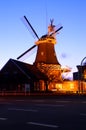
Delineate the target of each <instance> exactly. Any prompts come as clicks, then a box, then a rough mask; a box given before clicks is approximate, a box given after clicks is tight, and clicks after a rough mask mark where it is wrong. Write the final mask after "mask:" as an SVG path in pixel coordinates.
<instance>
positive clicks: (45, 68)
mask: <svg viewBox="0 0 86 130" xmlns="http://www.w3.org/2000/svg"><path fill="white" fill-rule="evenodd" d="M24 19H25V20H26V22H27V23H28V25H29V27H30V29H31V31H32V32H33V34H34V35H35V36H36V37H37V39H38V40H37V41H36V42H35V45H34V46H32V47H31V48H30V49H28V50H27V51H26V52H24V53H23V54H21V55H20V56H19V57H18V58H17V59H20V58H21V57H22V56H23V55H25V54H26V53H27V52H29V51H31V50H32V49H33V48H35V47H36V46H37V54H36V58H35V61H34V63H33V65H35V66H36V67H37V68H38V69H39V70H40V71H41V72H43V73H44V74H45V75H47V76H48V78H49V82H59V81H61V80H62V79H61V65H60V63H59V61H58V59H57V56H56V52H55V44H56V43H57V40H56V37H55V36H56V34H57V32H58V31H59V30H60V29H62V28H63V27H62V26H60V27H59V28H58V29H56V27H55V25H53V20H50V22H51V23H50V25H49V26H48V33H47V34H46V35H43V36H42V37H41V38H39V37H38V35H37V33H36V32H35V30H34V29H33V27H32V25H31V24H30V22H29V21H28V19H27V18H26V16H24Z"/></svg>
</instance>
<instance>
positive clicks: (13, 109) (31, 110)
mask: <svg viewBox="0 0 86 130" xmlns="http://www.w3.org/2000/svg"><path fill="white" fill-rule="evenodd" d="M8 110H11V111H30V112H38V110H33V109H18V108H8Z"/></svg>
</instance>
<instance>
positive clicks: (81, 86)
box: [80, 57, 86, 93]
mask: <svg viewBox="0 0 86 130" xmlns="http://www.w3.org/2000/svg"><path fill="white" fill-rule="evenodd" d="M85 59H86V57H84V58H83V59H82V61H81V79H80V80H81V81H82V80H83V76H82V65H83V61H84V60H85ZM80 88H81V90H82V93H83V84H82V85H81V83H80Z"/></svg>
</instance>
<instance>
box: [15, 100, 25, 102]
mask: <svg viewBox="0 0 86 130" xmlns="http://www.w3.org/2000/svg"><path fill="white" fill-rule="evenodd" d="M16 101H17V102H24V101H25V100H16Z"/></svg>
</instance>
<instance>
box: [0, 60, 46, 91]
mask: <svg viewBox="0 0 86 130" xmlns="http://www.w3.org/2000/svg"><path fill="white" fill-rule="evenodd" d="M47 80H48V78H47V77H46V76H45V75H44V74H43V73H42V72H40V71H39V70H38V69H37V68H36V66H34V65H31V64H27V63H24V62H21V61H18V60H14V59H9V60H8V62H7V63H6V64H5V65H4V67H3V68H2V69H1V71H0V90H3V89H5V90H8V91H9V90H10V91H13V90H16V91H25V90H26V91H29V90H30V91H39V90H40V91H42V90H46V85H45V84H46V82H47Z"/></svg>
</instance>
